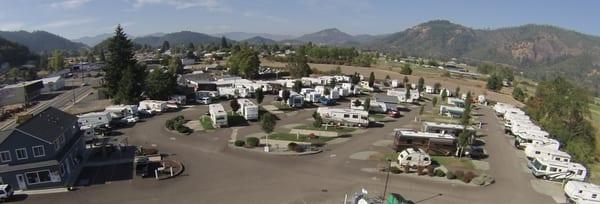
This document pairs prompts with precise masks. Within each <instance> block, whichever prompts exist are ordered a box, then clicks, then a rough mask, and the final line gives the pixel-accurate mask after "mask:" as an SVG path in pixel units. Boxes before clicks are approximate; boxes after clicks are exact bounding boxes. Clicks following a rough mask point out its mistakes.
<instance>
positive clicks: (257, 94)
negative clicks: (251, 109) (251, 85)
mask: <svg viewBox="0 0 600 204" xmlns="http://www.w3.org/2000/svg"><path fill="white" fill-rule="evenodd" d="M254 97H255V98H256V103H258V104H261V103H262V102H263V99H264V98H265V93H264V92H263V90H262V88H259V89H256V91H254Z"/></svg>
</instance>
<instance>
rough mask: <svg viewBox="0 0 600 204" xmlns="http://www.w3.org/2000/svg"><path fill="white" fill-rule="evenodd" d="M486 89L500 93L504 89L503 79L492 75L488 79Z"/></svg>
mask: <svg viewBox="0 0 600 204" xmlns="http://www.w3.org/2000/svg"><path fill="white" fill-rule="evenodd" d="M486 87H487V88H488V89H489V90H492V91H500V89H502V79H501V78H500V77H499V76H498V75H496V74H492V75H491V76H490V77H489V78H488V79H487V84H486Z"/></svg>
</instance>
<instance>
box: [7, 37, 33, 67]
mask: <svg viewBox="0 0 600 204" xmlns="http://www.w3.org/2000/svg"><path fill="white" fill-rule="evenodd" d="M33 58H34V56H33V55H32V54H31V53H30V52H29V49H28V48H27V47H25V46H24V45H20V44H18V43H15V42H11V41H8V40H6V39H4V38H1V37H0V69H1V68H2V67H3V65H4V64H5V63H8V64H9V65H11V66H17V65H22V64H25V63H26V62H27V61H29V60H32V59H33Z"/></svg>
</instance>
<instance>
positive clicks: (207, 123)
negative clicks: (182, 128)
mask: <svg viewBox="0 0 600 204" xmlns="http://www.w3.org/2000/svg"><path fill="white" fill-rule="evenodd" d="M199 120H200V125H202V128H203V129H204V130H212V129H215V127H214V126H213V125H212V120H211V119H210V117H208V116H202V117H200V119H199Z"/></svg>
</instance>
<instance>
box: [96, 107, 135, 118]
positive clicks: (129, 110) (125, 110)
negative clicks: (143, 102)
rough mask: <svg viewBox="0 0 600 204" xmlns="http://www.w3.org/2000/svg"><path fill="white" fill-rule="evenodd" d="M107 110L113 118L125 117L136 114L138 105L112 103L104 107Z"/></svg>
mask: <svg viewBox="0 0 600 204" xmlns="http://www.w3.org/2000/svg"><path fill="white" fill-rule="evenodd" d="M104 111H105V112H109V113H110V116H111V118H113V119H116V118H123V117H127V116H136V115H137V114H138V107H137V106H136V105H111V106H107V107H106V108H104Z"/></svg>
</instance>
